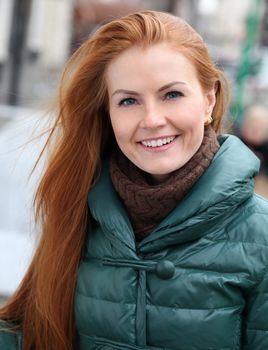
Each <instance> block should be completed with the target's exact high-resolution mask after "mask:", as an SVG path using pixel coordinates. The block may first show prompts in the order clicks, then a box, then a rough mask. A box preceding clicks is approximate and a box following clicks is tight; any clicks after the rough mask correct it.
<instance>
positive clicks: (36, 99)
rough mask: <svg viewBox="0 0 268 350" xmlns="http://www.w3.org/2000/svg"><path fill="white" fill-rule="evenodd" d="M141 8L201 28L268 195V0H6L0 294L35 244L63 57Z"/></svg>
mask: <svg viewBox="0 0 268 350" xmlns="http://www.w3.org/2000/svg"><path fill="white" fill-rule="evenodd" d="M142 9H153V10H162V11H167V12H171V13H174V14H176V15H179V16H181V17H183V18H185V19H186V20H187V21H188V22H189V23H190V24H191V25H192V26H193V27H194V28H195V29H196V30H197V31H198V32H200V33H201V35H202V36H203V37H204V39H205V41H206V42H207V44H208V47H209V50H210V53H211V55H212V57H213V58H214V60H215V61H216V62H217V63H218V64H219V66H221V67H222V68H223V69H224V70H225V72H226V74H227V76H228V78H229V80H230V83H231V86H232V103H231V107H230V110H229V112H228V116H227V120H226V123H225V124H226V128H227V129H228V130H227V131H228V132H231V133H234V134H236V135H238V136H239V137H240V138H241V139H242V140H243V141H244V142H245V143H246V144H248V145H249V146H250V147H251V149H252V150H253V151H254V152H255V153H256V154H257V155H258V157H259V158H260V159H261V162H262V163H261V164H262V166H261V174H260V176H258V178H257V181H256V183H257V184H256V191H257V192H258V193H260V194H262V195H263V196H265V197H268V185H267V174H268V0H236V1H234V0H120V1H117V0H98V1H97V0H0V302H1V300H3V299H4V298H6V297H7V296H8V295H10V294H11V293H12V292H13V291H14V290H15V288H16V287H17V285H18V284H19V282H20V280H21V278H22V276H23V274H24V272H25V269H26V267H27V265H28V263H29V260H30V257H31V256H32V252H33V249H34V246H35V242H36V233H35V232H36V230H35V229H34V224H33V214H32V213H33V210H32V197H33V193H34V188H35V186H36V182H37V181H38V178H39V176H38V173H40V169H37V171H36V172H35V173H34V174H33V175H32V176H31V177H30V178H29V176H30V172H31V169H32V167H33V165H34V163H35V160H36V158H37V156H38V153H39V152H40V150H41V147H42V145H43V143H44V141H45V135H43V136H42V137H38V135H40V134H41V132H42V130H43V127H44V125H45V123H46V120H45V118H46V117H45V111H46V109H47V108H48V106H49V104H50V102H51V99H52V98H53V96H54V95H55V92H56V87H57V85H58V80H59V77H60V75H61V72H62V69H63V67H64V64H65V62H66V61H67V60H68V57H69V56H70V55H71V54H72V52H73V51H74V50H75V49H76V48H77V47H78V46H79V45H80V44H81V43H82V42H83V41H84V40H85V39H86V38H87V37H88V36H89V35H90V34H91V33H92V32H94V31H95V30H96V29H97V28H98V27H99V26H101V25H102V24H104V23H106V22H108V21H110V20H112V19H115V18H117V17H120V16H121V15H124V14H127V13H130V12H133V11H135V10H142ZM1 298H2V299H1Z"/></svg>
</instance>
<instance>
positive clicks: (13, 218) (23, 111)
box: [0, 105, 45, 302]
mask: <svg viewBox="0 0 268 350" xmlns="http://www.w3.org/2000/svg"><path fill="white" fill-rule="evenodd" d="M42 123H43V119H42V111H39V110H33V109H27V108H15V107H10V106H5V105H0V297H1V295H4V296H8V295H10V294H11V293H13V292H14V290H15V289H16V288H17V286H18V284H19V283H20V281H21V279H22V277H23V276H24V274H25V271H26V269H27V267H28V265H29V263H30V260H31V257H32V254H33V251H34V247H35V244H36V243H35V242H36V240H37V238H38V237H37V233H36V228H35V227H34V220H33V210H32V199H33V193H34V189H35V187H36V184H37V182H38V179H39V178H40V171H41V170H40V169H37V171H36V172H35V173H34V174H33V176H31V178H29V176H30V172H31V170H32V168H33V165H34V163H35V160H36V159H37V156H38V154H39V152H40V150H41V148H42V145H43V144H44V141H45V137H40V138H37V139H35V136H37V135H38V134H39V133H40V132H41V130H42V128H43V127H42V126H41V125H43V124H42ZM0 302H1V301H0Z"/></svg>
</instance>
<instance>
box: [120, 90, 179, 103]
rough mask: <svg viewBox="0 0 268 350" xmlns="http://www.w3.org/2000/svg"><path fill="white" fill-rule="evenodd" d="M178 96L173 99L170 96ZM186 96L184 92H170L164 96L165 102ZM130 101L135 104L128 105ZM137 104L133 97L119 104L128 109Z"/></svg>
mask: <svg viewBox="0 0 268 350" xmlns="http://www.w3.org/2000/svg"><path fill="white" fill-rule="evenodd" d="M172 94H173V95H174V94H175V95H176V96H175V97H174V96H173V97H171V98H170V95H172ZM183 96H184V94H183V93H182V92H180V91H175V90H174V91H168V92H167V93H166V94H165V95H164V100H174V99H176V98H178V97H183ZM130 101H132V102H134V103H130V104H128V103H127V102H130ZM136 103H137V100H136V99H135V98H133V97H128V98H124V99H123V100H121V101H119V103H118V106H126V107H128V106H132V105H134V104H136Z"/></svg>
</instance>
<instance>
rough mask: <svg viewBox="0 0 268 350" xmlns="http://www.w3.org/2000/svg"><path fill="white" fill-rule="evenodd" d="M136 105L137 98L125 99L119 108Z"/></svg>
mask: <svg viewBox="0 0 268 350" xmlns="http://www.w3.org/2000/svg"><path fill="white" fill-rule="evenodd" d="M134 104H136V100H135V98H131V97H129V98H124V99H123V100H121V101H120V102H119V103H118V105H119V106H131V105H134Z"/></svg>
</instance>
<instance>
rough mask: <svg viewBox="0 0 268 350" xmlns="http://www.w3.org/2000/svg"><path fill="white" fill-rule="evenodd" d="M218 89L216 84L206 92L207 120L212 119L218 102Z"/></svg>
mask: <svg viewBox="0 0 268 350" xmlns="http://www.w3.org/2000/svg"><path fill="white" fill-rule="evenodd" d="M216 91H217V88H216V87H215V86H214V87H213V88H212V89H211V90H210V91H208V92H207V93H206V94H205V104H206V109H205V122H208V121H210V122H211V121H212V111H213V108H214V106H215V104H216Z"/></svg>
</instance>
